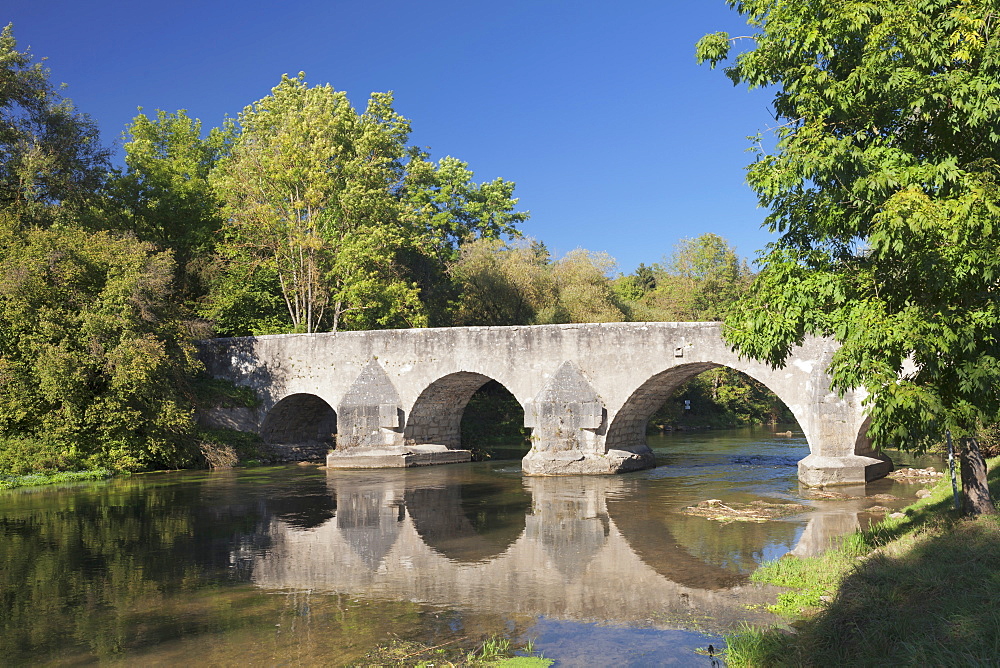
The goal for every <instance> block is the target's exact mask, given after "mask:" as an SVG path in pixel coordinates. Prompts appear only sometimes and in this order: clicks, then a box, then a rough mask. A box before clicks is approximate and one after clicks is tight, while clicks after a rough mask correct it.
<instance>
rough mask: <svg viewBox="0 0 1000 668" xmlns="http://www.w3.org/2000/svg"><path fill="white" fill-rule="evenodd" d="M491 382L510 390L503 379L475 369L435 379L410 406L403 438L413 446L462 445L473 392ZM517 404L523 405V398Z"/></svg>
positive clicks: (451, 448)
mask: <svg viewBox="0 0 1000 668" xmlns="http://www.w3.org/2000/svg"><path fill="white" fill-rule="evenodd" d="M490 381H495V382H497V383H499V384H500V385H501V386H502V387H504V389H506V390H507V391H508V392H510V388H508V387H507V386H506V385H504V384H503V382H501V381H499V380H497V379H495V378H491V377H490V376H487V375H484V374H481V373H477V372H475V371H456V372H453V373H449V374H446V375H444V376H441V377H440V378H438V379H437V380H435V381H434V382H432V383H431V384H430V385H428V386H427V387H425V388H424V390H423V391H422V392H421V393H420V395H419V396H418V397H417V399H416V401H415V402H414V403H413V408H411V409H410V413H409V415H408V417H407V420H406V427H405V428H404V430H403V439H404V441H405V442H406V443H410V444H413V445H423V444H434V445H444V446H446V447H447V448H448V449H450V450H456V449H459V448H461V446H462V414H463V413H464V412H465V407H466V406H467V405H468V404H469V400H470V399H471V398H472V395H474V394H475V393H476V392H477V391H478V390H479V389H480V388H481V387H483V386H484V385H486V384H487V383H489V382H490ZM511 394H512V395H513V393H511ZM515 399H517V397H516V396H515ZM518 403H519V404H521V407H522V408H523V407H524V403H523V402H522V401H521V400H520V399H518Z"/></svg>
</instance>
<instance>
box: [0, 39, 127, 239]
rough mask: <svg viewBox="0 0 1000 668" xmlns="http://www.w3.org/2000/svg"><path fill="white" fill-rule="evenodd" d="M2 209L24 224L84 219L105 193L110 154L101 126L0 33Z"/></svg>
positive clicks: (38, 65)
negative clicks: (84, 211) (88, 206)
mask: <svg viewBox="0 0 1000 668" xmlns="http://www.w3.org/2000/svg"><path fill="white" fill-rule="evenodd" d="M0 155H2V156H3V159H2V160H0V208H3V209H6V210H8V211H11V212H12V213H16V215H18V216H19V217H20V219H21V220H22V221H23V224H25V225H50V224H52V223H53V222H55V221H57V220H59V219H60V218H63V217H68V216H69V215H70V214H71V213H79V212H80V211H81V210H82V208H83V207H84V206H85V205H86V203H87V202H88V200H89V199H91V198H92V196H93V194H94V192H95V191H96V190H97V188H98V187H99V186H100V184H101V182H102V180H103V178H104V174H105V171H106V170H107V167H108V157H109V152H108V150H107V149H105V148H104V147H102V146H101V145H100V141H99V136H98V130H97V126H96V125H95V124H94V123H93V121H91V120H90V118H89V117H88V116H87V115H85V114H82V113H80V112H78V111H77V110H76V109H75V108H74V107H73V104H72V102H70V101H69V100H68V99H66V98H63V97H62V96H61V95H60V93H59V90H58V88H57V87H56V86H53V85H52V83H51V82H50V81H49V72H48V70H47V69H45V68H44V67H42V64H41V63H40V62H37V63H32V57H31V55H30V54H29V53H28V52H27V51H23V52H21V51H18V50H17V42H16V40H15V39H14V33H13V26H12V25H10V24H8V25H7V26H6V27H5V28H4V29H3V30H2V31H0Z"/></svg>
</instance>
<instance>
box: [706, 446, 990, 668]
mask: <svg viewBox="0 0 1000 668" xmlns="http://www.w3.org/2000/svg"><path fill="white" fill-rule="evenodd" d="M998 464H1000V460H992V461H991V462H990V469H991V470H990V484H991V490H992V491H993V495H994V498H996V497H997V493H998V491H1000V468H998ZM905 513H906V517H904V518H900V519H886V520H885V521H883V522H882V523H880V524H878V525H876V526H875V527H873V528H872V529H871V530H870V531H865V532H859V533H857V534H854V535H853V536H851V537H849V538H848V539H847V540H845V541H844V542H843V543H842V544H840V545H839V546H837V547H836V548H834V549H832V550H829V551H828V552H827V553H825V554H823V555H820V556H818V557H813V558H809V559H795V558H786V559H781V560H779V561H777V562H775V563H772V564H769V565H767V566H765V567H764V568H762V569H760V570H759V571H758V572H757V573H756V574H755V575H754V580H756V581H758V582H769V583H773V584H781V585H785V586H789V587H792V588H793V589H792V590H791V591H789V592H787V593H785V594H782V595H781V597H780V598H779V600H778V602H777V603H776V604H775V606H773V608H772V609H773V610H774V611H776V612H778V613H780V614H784V615H786V616H795V617H799V620H798V621H797V622H795V623H794V624H793V626H794V627H795V632H794V633H789V632H788V631H784V630H780V629H776V628H772V629H752V628H744V629H741V630H740V631H738V632H737V633H736V634H734V635H732V636H729V637H727V639H726V640H727V645H728V647H727V649H726V653H725V660H726V664H727V665H729V666H834V665H835V666H867V665H902V666H923V665H933V666H976V665H996V662H997V658H996V657H998V656H1000V517H997V516H984V517H979V518H975V519H959V518H957V517H956V516H955V515H954V511H953V510H952V509H951V489H950V481H948V480H947V479H946V480H944V481H942V483H940V484H939V485H938V486H937V487H936V488H935V489H934V491H933V494H932V495H931V496H930V497H928V498H926V499H922V500H920V501H919V502H917V503H915V504H914V505H912V506H910V507H908V508H907V509H906V511H905ZM821 597H826V600H823V599H822V598H821Z"/></svg>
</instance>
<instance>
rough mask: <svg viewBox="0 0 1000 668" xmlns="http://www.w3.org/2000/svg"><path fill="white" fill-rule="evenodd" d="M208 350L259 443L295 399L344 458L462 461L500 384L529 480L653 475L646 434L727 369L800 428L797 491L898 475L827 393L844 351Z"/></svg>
mask: <svg viewBox="0 0 1000 668" xmlns="http://www.w3.org/2000/svg"><path fill="white" fill-rule="evenodd" d="M200 345H201V351H202V357H203V359H204V361H205V363H206V367H207V368H208V370H209V372H210V373H212V374H213V375H215V376H216V377H220V378H227V379H229V380H232V381H233V382H235V383H237V384H240V385H245V386H248V387H251V388H253V389H255V390H256V391H257V392H258V393H259V395H260V396H261V400H262V406H261V407H260V409H259V411H258V415H259V419H260V420H261V422H260V423H258V425H257V426H256V429H257V430H258V431H260V430H261V429H262V427H264V426H265V425H266V424H267V421H268V417H267V416H268V414H269V412H270V411H271V410H272V409H274V408H275V407H276V406H277V405H278V404H279V403H280V402H281V401H282V400H283V399H285V398H287V397H290V396H292V395H295V394H311V395H315V396H316V397H318V398H319V399H322V400H323V402H325V403H326V404H328V405H329V406H336V407H337V409H338V410H337V411H336V412H337V416H336V417H337V426H338V443H337V450H338V451H341V450H345V451H346V450H349V449H351V448H356V447H387V446H392V447H397V446H399V447H402V446H404V444H409V445H442V446H445V447H448V448H457V447H459V445H460V434H459V425H460V423H461V415H462V411H463V410H464V408H465V405H466V403H467V402H468V400H469V398H470V397H471V396H472V394H473V393H474V392H475V391H476V389H478V388H479V387H480V386H482V384H484V383H485V382H487V381H489V380H491V379H492V380H495V381H497V382H499V383H500V384H502V385H503V386H504V387H506V388H507V389H508V390H509V391H510V392H511V394H513V395H514V397H515V398H516V399H517V400H518V401H519V402H520V403H521V405H522V406H524V407H525V408H526V409H527V410H526V420H527V421H528V422H529V423H530V426H531V427H532V429H533V448H532V451H531V453H529V455H528V456H527V457H526V458H525V459H524V463H523V468H524V471H525V472H526V473H529V474H536V475H546V474H547V475H558V474H578V473H613V472H620V471H627V470H633V469H636V468H646V467H650V466H653V465H654V464H655V462H654V460H653V457H652V453H651V452H649V449H648V447H647V446H646V435H645V425H646V422H647V420H648V418H649V416H650V415H651V414H652V413H653V411H654V410H656V408H658V407H659V406H660V405H661V404H662V403H663V401H665V400H666V399H667V398H668V397H669V396H670V394H671V393H672V392H673V391H674V390H676V388H677V387H678V386H679V385H680V384H681V383H683V382H685V381H687V380H689V379H690V378H692V377H693V376H695V375H697V374H698V373H701V372H702V371H705V370H707V369H711V368H714V367H717V366H728V367H731V368H733V369H736V370H738V371H741V372H743V373H746V374H747V375H749V376H750V377H752V378H755V379H756V380H758V381H760V382H762V383H763V384H764V385H766V386H767V387H769V388H770V389H771V390H772V391H773V392H774V393H775V394H777V395H778V397H779V398H781V400H782V401H784V402H785V404H786V405H787V406H788V407H789V409H790V410H791V412H792V413H793V414H794V415H795V417H796V419H797V420H798V423H799V426H800V428H801V429H802V431H803V433H804V435H805V437H806V439H807V440H808V441H809V446H810V450H811V453H812V454H811V455H810V456H809V457H807V458H806V459H804V460H803V461H802V462H801V463H800V465H799V472H800V479H801V480H802V481H803V482H805V483H807V484H814V485H831V484H849V483H853V484H857V483H864V482H865V481H866V480H870V479H873V477H877V476H880V475H884V474H885V473H887V472H888V471H889V470H891V463H888V462H886V461H882V460H880V459H878V458H877V456H876V455H875V454H874V453H873V452H872V450H871V447H870V441H869V440H868V439H867V438H866V436H865V434H866V431H867V422H866V421H865V416H864V413H863V411H862V408H861V400H862V399H863V395H862V394H861V393H857V392H855V393H850V392H849V393H846V394H844V395H842V396H841V395H838V394H837V393H835V392H833V391H831V390H830V377H829V375H828V374H827V373H826V369H827V368H828V366H829V364H830V360H831V358H832V355H833V353H834V351H835V350H836V344H835V342H833V341H832V340H827V339H819V338H808V339H806V340H805V342H804V343H803V344H802V346H799V347H798V348H796V349H794V350H793V351H792V354H791V355H790V357H789V359H788V363H787V365H786V366H785V367H784V368H781V369H771V368H770V367H769V366H768V365H767V364H764V363H759V362H754V361H751V360H745V359H741V358H740V357H739V356H738V355H737V354H735V353H734V352H733V351H732V350H730V349H729V347H728V345H726V343H725V342H724V341H723V339H722V337H721V335H720V325H719V323H602V324H572V325H540V326H532V327H455V328H445V329H409V330H385V331H374V332H337V333H331V334H286V335H280V336H265V337H258V338H240V339H216V340H212V341H206V342H203V343H202V344H200ZM573 392H578V393H579V394H578V395H577V396H572V394H573ZM538 402H540V403H538ZM559 405H561V406H563V407H564V408H565V409H566V412H565V413H563V414H559V411H558V410H556V407H557V406H559ZM393 406H394V407H395V408H396V420H395V423H394V421H393V417H392V408H391V407H393ZM598 409H599V410H600V414H598ZM347 414H349V415H347ZM289 419H291V418H289ZM598 420H600V421H598ZM305 421H309V419H306V420H305ZM595 425H596V426H595Z"/></svg>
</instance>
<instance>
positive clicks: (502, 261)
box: [449, 238, 558, 325]
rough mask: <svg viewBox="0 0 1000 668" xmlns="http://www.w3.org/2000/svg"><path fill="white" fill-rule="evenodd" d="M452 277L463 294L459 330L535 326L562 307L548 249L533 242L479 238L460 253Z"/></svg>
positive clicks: (457, 308)
mask: <svg viewBox="0 0 1000 668" xmlns="http://www.w3.org/2000/svg"><path fill="white" fill-rule="evenodd" d="M449 272H450V274H451V278H452V280H453V281H454V283H455V285H456V286H457V289H458V290H459V297H458V299H457V301H456V306H455V308H454V312H453V314H452V323H453V324H455V325H528V324H534V323H536V322H537V321H538V318H539V314H540V313H541V312H543V311H545V310H546V309H552V310H554V309H555V307H556V304H557V303H558V292H557V288H556V283H555V280H554V278H553V277H552V274H551V271H550V269H549V253H548V250H546V249H545V247H544V245H542V244H540V243H538V242H535V241H533V240H531V239H521V240H518V241H516V242H504V241H502V240H500V239H489V238H481V239H477V240H475V241H473V242H472V243H469V244H466V245H465V246H464V247H463V248H462V249H461V251H460V253H459V257H458V258H457V259H456V260H455V261H454V262H453V263H452V264H451V265H450V268H449Z"/></svg>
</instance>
